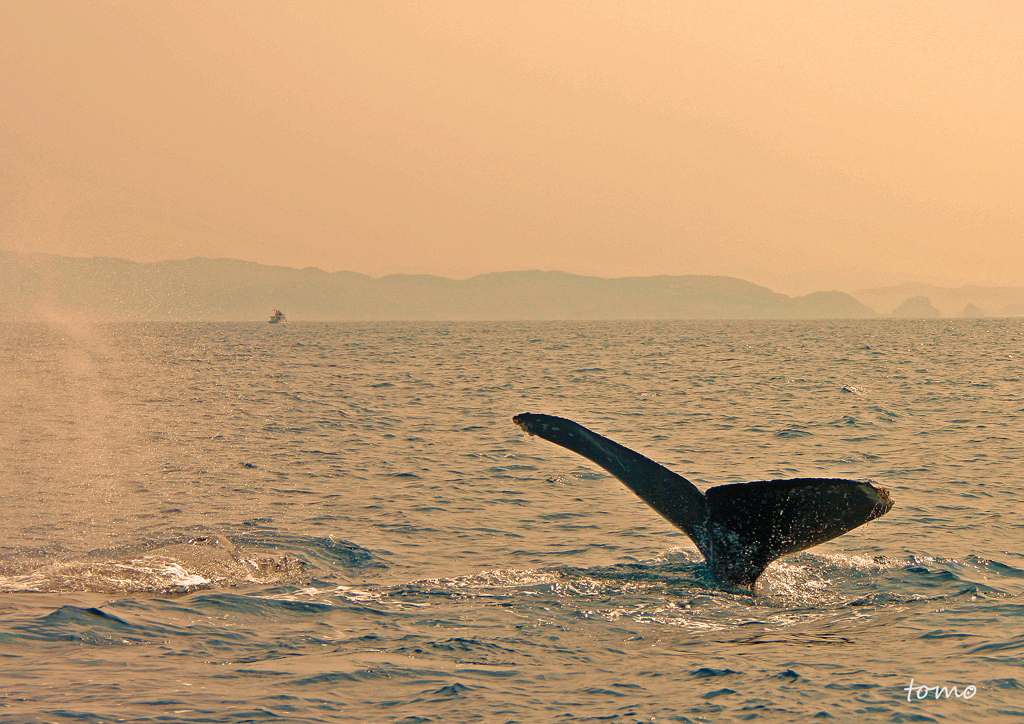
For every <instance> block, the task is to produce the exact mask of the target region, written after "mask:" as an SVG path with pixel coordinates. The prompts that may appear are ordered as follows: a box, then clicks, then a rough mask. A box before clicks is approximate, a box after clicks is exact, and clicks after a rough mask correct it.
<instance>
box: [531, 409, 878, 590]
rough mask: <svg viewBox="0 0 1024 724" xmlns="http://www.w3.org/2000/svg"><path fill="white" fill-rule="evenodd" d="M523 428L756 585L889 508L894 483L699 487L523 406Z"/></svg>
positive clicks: (737, 579) (745, 583)
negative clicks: (580, 460)
mask: <svg viewBox="0 0 1024 724" xmlns="http://www.w3.org/2000/svg"><path fill="white" fill-rule="evenodd" d="M512 421H513V422H515V423H516V424H517V425H519V427H521V428H523V430H525V431H526V432H528V433H530V434H531V435H536V436H537V437H542V438H544V439H545V440H548V441H550V442H553V443H555V444H556V445H561V446H562V447H564V448H567V449H569V450H572V451H573V452H575V453H578V454H580V455H582V456H583V457H585V458H587V459H588V460H591V461H593V462H595V463H597V464H598V465H600V466H601V467H602V468H604V469H605V470H607V471H608V472H609V473H611V474H612V475H614V476H615V477H616V478H618V479H619V480H621V481H622V482H623V483H625V485H626V487H627V488H629V489H630V490H632V491H633V492H634V493H636V494H637V495H639V496H640V498H641V499H642V500H643V501H644V502H645V503H647V504H648V505H649V506H651V507H652V508H654V509H655V510H656V511H658V512H659V513H661V515H662V516H663V517H664V518H665V519H666V520H668V521H669V522H670V523H672V524H673V525H674V526H676V527H677V528H679V529H680V530H682V531H683V532H684V533H686V535H688V536H690V539H691V540H692V541H693V542H694V543H696V544H697V548H698V549H700V552H701V554H703V556H704V558H705V559H706V560H707V562H708V565H710V566H711V570H712V571H713V572H714V574H715V576H716V577H717V578H718V579H719V580H721V581H724V582H726V583H731V584H734V585H737V586H742V587H743V588H747V589H749V590H753V588H754V583H755V582H756V581H757V579H758V577H759V576H760V575H761V574H762V573H763V572H764V569H765V568H767V567H768V564H769V563H771V562H772V561H774V560H775V559H776V558H779V557H780V556H784V555H786V554H787V553H796V552H797V551H802V550H804V549H805V548H810V547H811V546H816V545H818V544H819V543H824V542H825V541H827V540H831V539H833V538H835V537H837V536H840V535H842V534H843V533H846V532H847V531H850V530H853V529H854V528H856V527H857V526H860V525H863V524H864V523H867V522H868V521H869V520H874V519H875V518H878V517H879V516H882V515H885V514H886V513H887V512H889V509H890V508H892V505H893V503H892V498H890V497H889V491H888V490H886V489H885V488H883V487H875V486H874V485H872V484H871V483H869V482H863V481H858V480H842V479H838V478H796V479H793V480H759V481H757V482H753V483H736V484H733V485H719V486H717V487H714V488H709V489H708V491H707V492H706V493H701V492H700V490H698V489H697V488H696V486H694V484H693V483H691V482H690V481H689V480H687V479H686V478H684V477H682V476H681V475H676V474H675V473H673V472H672V471H671V470H669V469H668V468H666V467H663V466H662V465H659V464H658V463H656V462H654V461H653V460H651V459H650V458H646V457H644V456H643V455H641V454H640V453H638V452H634V451H633V450H630V449H629V448H627V447H624V446H622V445H620V444H618V443H617V442H614V441H613V440H609V439H608V438H606V437H602V436H601V435H598V434H597V433H595V432H592V431H590V430H588V429H587V428H585V427H583V426H582V425H580V424H578V423H575V422H573V421H572V420H566V419H565V418H562V417H554V416H552V415H538V414H533V413H530V412H524V413H522V414H521V415H516V416H515V417H513V418H512Z"/></svg>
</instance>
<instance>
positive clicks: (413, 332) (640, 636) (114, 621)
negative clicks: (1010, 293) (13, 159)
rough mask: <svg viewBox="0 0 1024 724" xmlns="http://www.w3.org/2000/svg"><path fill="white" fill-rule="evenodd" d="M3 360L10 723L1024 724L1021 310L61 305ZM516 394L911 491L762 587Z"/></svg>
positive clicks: (729, 473) (0, 578)
mask: <svg viewBox="0 0 1024 724" xmlns="http://www.w3.org/2000/svg"><path fill="white" fill-rule="evenodd" d="M0 374H2V379H3V383H2V385H0V413H2V414H0V461H2V465H0V491H2V506H0V721H2V722H115V721H145V722H257V721H283V722H350V721H351V722H548V721H551V722H578V721H586V722H591V721H604V722H609V721H610V722H654V721H657V722H662V721H665V722H668V721H679V722H722V721H795V720H804V719H814V720H819V719H820V720H824V721H844V722H846V721H850V722H852V721H883V722H919V721H920V722H931V721H936V722H944V721H982V720H993V721H1013V720H1022V719H1024V668H1022V666H1024V520H1022V516H1021V510H1022V507H1024V379H1022V378H1024V320H1019V319H1015V320H937V321H897V320H866V321H842V322H834V321H828V322H808V321H801V322H747V321H730V322H618V323H593V322H585V323H584V322H574V323H568V322H566V323H500V324H498V323H495V324H487V323H465V324H441V323H418V324H406V323H393V324H304V323H291V324H288V325H280V326H271V325H267V324H112V325H90V324H85V323H77V322H75V321H68V322H57V321H55V322H53V323H51V324H47V325H42V324H40V325H7V326H3V327H0ZM526 411H529V412H544V413H549V414H555V415H561V416H565V417H569V418H572V419H574V420H576V421H578V422H580V423H582V424H584V425H586V426H588V427H590V428H591V429H593V430H595V431H596V432H599V433H601V434H603V435H606V436H608V437H611V438H612V439H614V440H617V441H618V442H621V443H622V444H624V445H627V446H629V447H631V448H633V449H635V450H637V451H639V452H642V453H644V454H646V455H648V456H650V457H652V458H654V459H656V460H658V461H659V462H661V463H663V464H665V465H666V466H668V467H669V468H671V469H673V470H675V471H677V472H678V473H680V474H682V475H684V476H685V477H687V478H689V479H690V480H692V481H693V482H694V483H695V484H696V485H697V486H698V487H700V488H701V489H704V488H706V487H710V486H714V485H720V484H724V483H735V482H744V481H749V480H763V479H772V478H791V477H846V478H855V479H871V480H874V481H877V483H878V484H880V485H883V486H885V487H886V488H888V489H889V491H890V492H891V494H892V497H893V499H894V500H895V507H894V508H893V509H892V511H890V512H889V513H888V514H887V515H885V516H884V517H882V518H880V519H878V520H875V521H872V522H870V523H868V524H867V525H865V526H863V527H861V528H858V529H856V530H854V531H852V532H850V533H847V534H846V535H844V536H841V537H840V538H837V539H835V540H833V541H831V542H828V543H825V544H823V545H820V546H817V547H815V548H812V549H810V550H807V551H804V552H802V553H798V554H795V555H791V556H787V557H785V558H783V559H781V560H779V561H777V562H776V563H774V564H772V566H771V567H770V568H769V569H768V571H767V572H766V574H765V575H764V576H763V577H762V579H761V580H760V581H759V584H758V589H757V591H756V595H754V596H751V595H744V594H742V593H737V592H736V591H735V590H732V589H729V588H728V587H725V586H722V585H720V584H718V583H717V582H716V581H715V580H714V579H713V578H712V577H711V576H710V574H709V572H708V569H707V568H706V566H705V565H704V563H703V561H702V559H701V557H700V555H699V554H698V553H697V551H696V548H695V547H694V546H693V544H692V543H691V542H690V541H689V539H688V538H686V536H685V535H683V534H682V533H681V532H679V531H677V530H675V529H674V528H673V527H672V526H671V525H669V524H668V523H667V522H665V521H664V520H663V519H662V518H661V517H660V516H659V515H657V514H656V513H655V512H654V511H652V510H651V509H649V508H648V507H647V506H646V505H645V504H644V503H643V502H642V501H640V500H639V499H638V498H636V497H635V496H634V495H633V494H632V493H631V492H630V491H629V490H628V489H626V488H625V487H624V486H623V485H621V484H620V483H619V482H618V481H617V480H615V479H614V478H612V477H610V476H608V475H607V474H606V473H604V472H603V471H602V470H600V469H599V468H597V467H596V466H594V465H593V464H591V463H589V462H588V461H587V460H585V459H583V458H581V457H578V456H576V455H574V454H572V453H570V452H568V451H566V450H563V449H562V448H559V447H557V446H555V445H552V444H550V443H548V442H545V441H543V440H541V439H539V438H531V437H529V436H527V435H525V434H524V433H523V432H522V431H520V430H519V428H518V427H516V426H515V425H514V424H513V423H512V420H511V418H512V416H513V415H514V414H516V413H519V412H526ZM911 681H913V686H914V687H919V686H927V687H947V689H946V692H945V693H946V694H948V696H942V694H943V692H941V691H935V690H933V689H926V690H923V693H924V694H925V695H926V696H925V697H924V698H920V695H921V694H922V690H921V689H918V688H913V689H910V690H908V687H910V685H911ZM953 686H956V687H957V693H958V694H959V696H956V695H953V694H952V693H951V690H950V689H949V688H948V687H953ZM965 692H966V693H967V694H971V696H970V697H969V698H967V697H966V696H965V695H964V694H965ZM908 696H909V698H910V700H909V701H908ZM937 696H938V697H939V698H936V697H937Z"/></svg>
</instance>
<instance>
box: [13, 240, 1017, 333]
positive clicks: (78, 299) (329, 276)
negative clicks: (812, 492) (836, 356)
mask: <svg viewBox="0 0 1024 724" xmlns="http://www.w3.org/2000/svg"><path fill="white" fill-rule="evenodd" d="M937 289H938V288H937ZM980 289H985V288H980ZM912 291H917V290H916V288H915V289H914V290H912ZM947 291H949V290H947ZM1016 291H1017V292H1019V293H1020V299H1021V300H1022V302H1024V290H1016ZM883 292H885V290H868V291H866V292H860V293H857V294H856V295H850V294H847V293H844V292H838V291H831V292H815V293H813V294H808V295H806V296H801V297H789V296H786V295H785V294H778V293H776V292H773V291H772V290H770V289H768V288H766V287H762V286H758V285H756V284H752V283H750V282H746V281H743V280H742V279H735V278H732V277H723V276H698V275H686V276H655V277H623V278H618V279H604V278H600V277H585V276H578V275H574V274H567V273H564V272H542V271H520V272H497V273H492V274H481V275H479V276H475V277H472V278H470V279H463V280H453V279H445V278H443V277H436V276H428V275H406V274H396V275H391V276H385V277H382V278H379V279H376V278H373V277H369V276H366V275H363V274H357V273H355V272H334V273H328V272H325V271H322V270H320V269H315V268H306V269H292V268H288V267H279V266H267V265H263V264H256V263H253V262H247V261H239V260H235V259H203V258H195V259H187V260H183V261H163V262H153V263H139V262H133V261H127V260H125V259H113V258H102V257H100V258H90V259H82V258H77V257H64V256H56V255H50V254H24V253H17V252H0V305H2V306H0V309H3V315H4V318H5V319H6V320H8V321H31V320H36V319H45V318H48V317H52V316H54V315H68V314H72V315H77V316H80V317H85V318H87V319H95V320H110V321H118V320H126V321H127V320H150V321H265V320H266V319H267V318H268V317H269V316H270V312H271V310H273V309H275V308H277V309H282V310H283V311H284V312H285V314H287V316H288V317H289V318H290V319H292V320H338V321H361V320H362V321H370V320H445V321H458V320H513V319H521V320H531V319H534V320H539V319H595V320H596V319H815V318H819V319H825V318H863V317H873V316H876V312H875V309H878V308H879V307H878V306H875V309H872V308H871V307H869V306H868V304H866V303H865V302H866V300H872V301H874V302H875V304H878V303H879V301H881V303H882V304H881V305H880V306H882V307H883V308H884V307H885V306H886V305H888V304H889V302H890V300H891V299H895V303H894V304H892V306H891V307H890V310H891V309H892V308H895V307H896V306H898V305H899V304H901V303H902V302H904V301H905V300H906V299H907V298H909V297H911V296H919V294H918V295H915V294H910V295H907V296H905V297H902V298H897V297H899V294H898V293H897V294H896V296H895V297H893V296H891V295H890V296H886V293H883ZM932 296H934V297H935V298H936V299H937V300H939V301H938V302H937V303H938V304H940V305H946V304H947V300H946V297H942V296H941V295H938V294H937V293H934V292H933V293H932ZM978 298H979V299H982V297H978ZM1002 298H1003V297H1000V299H1002ZM1006 298H1007V299H1009V297H1006ZM955 299H957V300H959V297H955ZM973 299H974V298H973V297H972V298H971V300H973ZM987 299H988V297H984V299H983V300H982V301H984V303H985V304H988V302H987V301H985V300H987ZM971 300H968V301H967V302H965V304H968V303H971ZM928 306H930V305H928ZM947 306H948V305H947ZM977 306H978V307H982V304H978V305H977ZM989 306H990V307H991V306H992V305H991V304H990V305H989ZM1004 306H1005V305H1004ZM982 308H983V307H982ZM915 309H925V307H921V305H918V306H917V307H915ZM940 309H942V306H940ZM943 311H945V310H943ZM1021 313H1022V314H1024V307H1022V309H1021ZM929 314H930V313H929ZM912 316H922V315H920V314H914V315H912ZM923 316H928V314H925V315H923Z"/></svg>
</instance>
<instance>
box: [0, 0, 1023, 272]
mask: <svg viewBox="0 0 1024 724" xmlns="http://www.w3.org/2000/svg"><path fill="white" fill-rule="evenodd" d="M1022 132H1024V6H1022V5H1020V4H1018V3H1009V2H1003V1H1000V2H985V1H983V0H969V1H965V2H933V3H921V2H919V1H918V0H913V1H905V0H885V1H879V2H876V1H874V0H865V1H862V2H857V3H846V2H820V1H818V0H776V1H775V2H770V3H765V2H754V1H751V2H732V1H730V0H724V1H723V0H717V1H716V2H714V3H706V2H700V3H697V2H694V3H690V2H681V1H680V0H647V1H646V2H643V3H636V2H632V1H628V2H627V1H621V2H620V1H618V0H546V1H545V2H529V1H527V0H521V1H519V2H515V3H503V2H502V3H499V2H481V0H455V1H452V2H442V1H441V0H428V1H424V2H396V3H391V2H380V1H378V0H366V1H365V2H360V1H359V0H351V1H349V0H346V1H345V2H335V1H333V0H332V1H330V2H287V3H283V2H257V1H256V0H245V1H244V2H242V1H240V2H223V3H210V2H205V1H204V2H148V1H146V2H144V1H143V0H138V1H136V2H101V1H100V0H90V1H89V2H84V3H83V2H79V1H78V0H76V1H75V2H48V1H47V0H29V1H27V2H17V1H15V0H7V1H6V2H4V3H2V4H0V144H2V146H0V151H2V153H0V249H8V250H23V251H47V252H53V253H59V254H69V255H79V256H92V255H104V256H120V257H127V258H130V259H136V260H140V261H149V260H157V259H168V258H186V257H190V256H227V257H235V258H241V259H249V260H253V261H258V262H263V263H272V264H283V265H288V266H299V267H301V266H318V267H321V268H323V269H327V270H332V271H333V270H338V269H350V270H353V271H360V272H365V273H369V274H373V275H380V274H384V273H390V272H396V271H401V272H425V273H433V274H440V275H444V276H450V277H465V276H470V275H472V274H476V273H480V272H486V271H502V270H514V269H533V268H537V269H561V270H564V271H570V272H576V273H582V274H595V275H601V276H626V275H650V274H688V273H698V274H729V275H733V276H739V277H743V278H746V279H750V280H751V281H755V282H758V283H762V284H766V285H768V286H770V287H772V288H774V289H776V290H779V291H789V292H802V291H811V290H813V289H817V288H831V287H833V286H839V287H840V288H857V287H859V286H867V285H873V284H878V283H883V282H887V281H899V280H904V279H917V280H925V281H937V282H940V283H964V282H970V283H1003V284H1014V285H1021V286H1024V215H1022V213H1021V209H1022V204H1024V142H1022V139H1021V135H1022Z"/></svg>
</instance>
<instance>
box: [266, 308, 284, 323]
mask: <svg viewBox="0 0 1024 724" xmlns="http://www.w3.org/2000/svg"><path fill="white" fill-rule="evenodd" d="M267 321H268V322H269V323H270V324H281V323H283V322H287V321H288V320H287V319H285V318H284V312H282V311H281V310H280V309H275V310H274V313H273V314H272V315H270V319H268V320H267Z"/></svg>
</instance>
